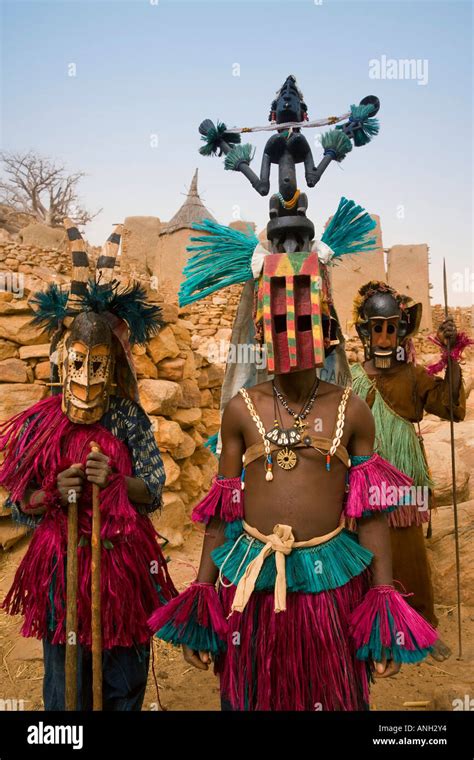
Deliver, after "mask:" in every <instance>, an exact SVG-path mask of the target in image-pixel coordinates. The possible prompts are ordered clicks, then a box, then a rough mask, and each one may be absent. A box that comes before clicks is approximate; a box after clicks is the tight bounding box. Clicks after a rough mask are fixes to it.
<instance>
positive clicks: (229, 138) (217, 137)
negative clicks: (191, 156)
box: [199, 121, 240, 156]
mask: <svg viewBox="0 0 474 760" xmlns="http://www.w3.org/2000/svg"><path fill="white" fill-rule="evenodd" d="M226 130H227V127H226V125H225V124H223V122H221V121H218V122H217V126H214V124H213V125H212V126H211V127H210V128H209V129H208V130H207V132H206V134H204V135H201V140H204V142H205V143H206V144H205V145H203V146H202V148H199V153H200V154H201V156H215V155H216V154H217V152H218V151H220V141H221V140H225V141H226V142H227V143H229V144H230V145H232V144H237V143H240V135H239V134H232V133H228V132H226Z"/></svg>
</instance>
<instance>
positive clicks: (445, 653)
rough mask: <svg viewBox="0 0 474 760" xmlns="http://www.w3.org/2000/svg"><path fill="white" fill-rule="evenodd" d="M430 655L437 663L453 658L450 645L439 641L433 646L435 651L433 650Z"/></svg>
mask: <svg viewBox="0 0 474 760" xmlns="http://www.w3.org/2000/svg"><path fill="white" fill-rule="evenodd" d="M430 654H431V656H432V658H433V660H437V662H444V660H447V659H448V658H449V657H451V655H452V651H451V650H450V648H449V647H448V645H447V644H445V643H444V641H441V639H437V640H436V641H435V643H434V644H433V649H432V650H431V652H430Z"/></svg>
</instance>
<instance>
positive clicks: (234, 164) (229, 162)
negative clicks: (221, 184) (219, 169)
mask: <svg viewBox="0 0 474 760" xmlns="http://www.w3.org/2000/svg"><path fill="white" fill-rule="evenodd" d="M254 155H255V147H254V146H253V145H251V144H250V143H244V144H243V145H234V146H233V147H232V149H231V150H230V151H229V152H228V154H227V155H226V157H225V159H224V169H228V170H230V171H233V172H237V171H239V166H240V164H241V163H242V162H243V163H245V164H250V162H251V160H252V159H253V157H254Z"/></svg>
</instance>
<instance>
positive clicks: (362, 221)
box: [321, 198, 377, 261]
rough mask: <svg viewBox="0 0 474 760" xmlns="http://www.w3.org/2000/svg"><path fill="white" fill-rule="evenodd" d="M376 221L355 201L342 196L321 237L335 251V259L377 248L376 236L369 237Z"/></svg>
mask: <svg viewBox="0 0 474 760" xmlns="http://www.w3.org/2000/svg"><path fill="white" fill-rule="evenodd" d="M376 226H377V225H376V223H375V221H374V220H373V219H372V218H371V216H370V214H368V213H367V211H366V210H365V209H364V208H362V206H358V205H357V204H356V203H355V202H354V201H350V200H347V198H341V200H340V201H339V206H338V207H337V211H336V213H335V214H334V216H333V218H332V219H331V221H330V222H329V224H328V226H327V227H326V229H325V230H324V233H323V235H322V237H321V240H322V241H323V243H326V245H328V246H329V247H330V248H332V250H333V251H334V256H333V258H332V259H331V261H334V259H337V258H340V257H341V256H346V255H350V254H354V253H362V252H363V251H373V250H374V249H375V248H376V238H375V237H370V238H369V237H368V234H369V232H371V231H372V230H374V229H375V227H376Z"/></svg>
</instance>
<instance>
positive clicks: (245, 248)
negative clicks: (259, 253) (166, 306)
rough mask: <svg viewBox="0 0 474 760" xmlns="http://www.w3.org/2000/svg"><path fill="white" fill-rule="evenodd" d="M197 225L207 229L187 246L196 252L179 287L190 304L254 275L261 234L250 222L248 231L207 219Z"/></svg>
mask: <svg viewBox="0 0 474 760" xmlns="http://www.w3.org/2000/svg"><path fill="white" fill-rule="evenodd" d="M193 229H195V230H199V231H201V232H205V233H206V234H205V235H202V236H200V237H191V241H192V242H195V243H201V245H190V246H188V247H187V249H186V250H188V251H190V252H194V256H191V257H190V258H189V259H188V262H187V264H186V265H185V267H184V268H183V274H184V280H183V282H182V283H181V285H180V289H179V305H180V306H186V305H187V304H189V303H193V302H194V301H198V300H199V299H200V298H204V297H205V296H207V295H209V294H210V293H215V291H216V290H220V289H221V288H226V287H227V286H228V285H234V284H236V283H241V282H245V281H246V280H250V279H251V278H252V269H251V266H250V264H251V261H252V253H253V251H254V249H255V246H256V245H257V243H258V238H257V236H256V235H255V233H254V232H253V231H252V230H251V228H250V226H249V232H248V234H246V233H244V232H240V231H239V230H234V229H232V227H226V226H224V225H223V224H218V223H217V222H214V221H213V220H211V219H205V220H204V221H203V222H202V223H201V224H193Z"/></svg>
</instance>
